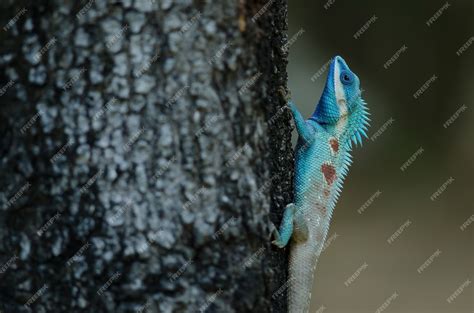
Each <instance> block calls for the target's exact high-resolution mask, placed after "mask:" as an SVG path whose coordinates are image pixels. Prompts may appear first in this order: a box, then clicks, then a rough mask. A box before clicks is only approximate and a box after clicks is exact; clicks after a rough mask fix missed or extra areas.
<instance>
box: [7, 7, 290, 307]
mask: <svg viewBox="0 0 474 313" xmlns="http://www.w3.org/2000/svg"><path fill="white" fill-rule="evenodd" d="M268 3H269V5H268V6H267V9H266V10H265V11H264V12H263V13H262V14H261V15H255V14H257V13H258V12H259V10H261V9H262V7H264V6H265V4H267V2H266V1H256V2H253V1H248V2H247V1H245V0H241V1H240V2H239V1H212V2H206V1H194V2H192V1H186V0H180V1H171V0H162V1H153V0H142V1H141V0H135V1H132V0H123V1H120V2H118V1H117V2H115V1H107V2H106V1H94V0H91V1H89V2H87V1H80V2H79V1H72V0H70V1H59V0H55V1H53V0H51V1H34V2H33V1H28V2H23V1H4V2H3V4H2V5H1V6H2V8H1V13H0V14H1V18H0V20H1V21H2V25H5V27H4V29H3V30H2V31H1V35H0V36H1V37H0V38H1V42H2V45H1V48H0V66H1V68H0V81H1V84H0V88H2V90H1V91H2V92H1V96H0V100H1V113H0V142H1V159H0V169H1V176H0V266H1V267H0V311H2V312H8V313H9V312H15V313H16V312H18V313H20V312H40V313H41V312H147V311H148V312H196V311H207V312H285V311H286V309H285V308H286V301H285V295H284V294H285V292H284V289H285V288H284V283H285V279H286V270H285V269H286V255H285V253H284V252H281V251H277V250H276V249H273V248H272V247H271V246H270V244H269V240H268V239H269V236H270V227H269V222H270V217H271V219H272V220H273V221H274V222H277V221H278V220H279V217H280V216H279V212H280V211H281V209H282V207H283V206H284V205H285V204H286V203H288V202H289V201H291V180H292V177H291V175H292V174H291V173H292V153H291V140H290V139H291V138H290V126H289V125H290V123H289V119H290V116H289V113H288V112H287V111H286V110H284V109H282V107H283V106H284V101H283V99H282V98H281V97H280V96H279V93H278V89H279V88H280V87H281V86H285V85H286V52H285V51H284V49H282V46H283V45H284V43H285V39H286V37H285V34H284V32H285V31H286V3H285V2H284V1H280V0H279V1H270V2H268ZM22 12H23V13H22ZM255 16H257V18H254V19H253V20H252V17H255ZM11 19H13V21H14V23H10V22H9V21H10V20H11ZM0 26H1V25H0ZM270 209H272V212H273V214H272V215H271V216H270ZM282 286H283V287H282Z"/></svg>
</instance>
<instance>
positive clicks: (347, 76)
mask: <svg viewBox="0 0 474 313" xmlns="http://www.w3.org/2000/svg"><path fill="white" fill-rule="evenodd" d="M340 79H341V83H343V84H344V85H350V84H352V82H353V81H354V76H352V73H350V72H348V71H342V72H341V76H340Z"/></svg>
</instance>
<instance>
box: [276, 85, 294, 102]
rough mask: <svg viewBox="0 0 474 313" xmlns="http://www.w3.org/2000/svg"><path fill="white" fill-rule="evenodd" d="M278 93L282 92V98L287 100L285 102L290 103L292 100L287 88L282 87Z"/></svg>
mask: <svg viewBox="0 0 474 313" xmlns="http://www.w3.org/2000/svg"><path fill="white" fill-rule="evenodd" d="M278 91H279V92H280V94H281V96H282V97H283V98H284V99H285V102H286V103H288V101H289V100H290V98H291V95H290V92H289V91H288V92H287V91H286V88H285V87H284V86H280V87H279V88H278Z"/></svg>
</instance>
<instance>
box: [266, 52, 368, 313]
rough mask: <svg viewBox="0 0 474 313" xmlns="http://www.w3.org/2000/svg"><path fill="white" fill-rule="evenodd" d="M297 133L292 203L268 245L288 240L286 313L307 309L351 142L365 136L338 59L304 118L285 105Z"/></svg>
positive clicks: (361, 113)
mask: <svg viewBox="0 0 474 313" xmlns="http://www.w3.org/2000/svg"><path fill="white" fill-rule="evenodd" d="M289 106H290V109H291V112H292V114H293V119H294V121H295V125H296V130H297V132H298V143H297V145H296V151H295V155H296V164H295V180H294V185H295V193H294V202H293V203H290V204H288V205H287V206H286V208H285V212H284V214H283V220H282V222H281V225H280V230H279V231H277V230H276V229H275V230H274V237H275V240H274V241H273V243H274V244H275V245H277V246H278V247H280V248H283V247H285V246H286V245H287V244H288V242H289V240H290V238H292V239H293V240H292V243H291V251H290V262H289V263H290V265H289V280H288V284H289V291H288V305H289V310H288V312H289V313H306V312H308V311H309V304H310V300H311V289H312V283H313V276H314V269H315V267H316V263H317V260H318V258H319V255H320V253H321V250H322V248H323V244H324V241H325V240H326V235H327V232H328V229H329V223H330V221H331V216H332V213H333V211H334V206H335V204H336V201H337V199H338V197H339V193H340V191H341V188H342V183H343V180H344V177H345V176H346V175H347V172H348V170H349V166H350V164H351V156H350V151H351V149H352V143H353V142H354V143H355V144H362V138H361V135H362V136H365V137H367V135H366V131H367V127H368V122H369V118H368V115H369V113H368V112H367V107H366V103H365V102H364V100H363V99H362V97H361V90H360V82H359V78H358V77H357V75H355V74H354V73H353V72H352V71H351V70H350V69H349V67H348V66H347V63H346V62H345V61H344V59H343V58H341V57H340V56H336V57H335V58H334V59H333V60H332V61H331V65H330V67H329V73H328V77H327V80H326V86H325V88H324V91H323V94H322V95H321V99H320V100H319V103H318V105H317V106H316V110H315V111H314V113H313V115H312V116H311V117H310V118H309V119H308V120H304V118H303V117H302V115H301V113H300V112H299V111H298V109H297V108H296V106H295V105H294V104H293V103H292V102H290V103H289Z"/></svg>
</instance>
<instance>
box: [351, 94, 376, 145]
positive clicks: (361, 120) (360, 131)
mask: <svg viewBox="0 0 474 313" xmlns="http://www.w3.org/2000/svg"><path fill="white" fill-rule="evenodd" d="M354 101H355V105H354V109H353V111H352V112H350V117H349V120H348V125H347V129H346V133H347V137H346V138H347V139H346V144H347V145H348V148H349V149H348V150H349V151H350V150H352V142H353V143H354V144H356V145H357V144H359V145H360V146H362V136H364V137H365V138H367V139H368V138H369V137H368V136H367V129H368V127H369V122H370V118H369V115H370V113H369V109H368V107H367V103H366V102H365V101H364V99H362V97H360V96H359V97H358V98H357V99H355V100H354Z"/></svg>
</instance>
